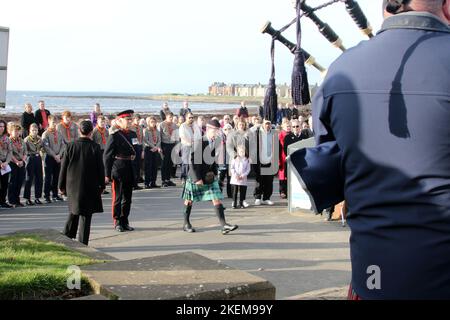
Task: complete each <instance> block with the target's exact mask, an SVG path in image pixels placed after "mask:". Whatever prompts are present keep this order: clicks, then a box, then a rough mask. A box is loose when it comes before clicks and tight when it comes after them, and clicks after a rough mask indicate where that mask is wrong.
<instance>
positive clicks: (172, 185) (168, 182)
mask: <svg viewBox="0 0 450 320" xmlns="http://www.w3.org/2000/svg"><path fill="white" fill-rule="evenodd" d="M167 184H168V185H169V187H176V186H177V185H176V184H175V183H173V182H172V181H170V180H169V181H167Z"/></svg>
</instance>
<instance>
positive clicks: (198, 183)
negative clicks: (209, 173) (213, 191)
mask: <svg viewBox="0 0 450 320" xmlns="http://www.w3.org/2000/svg"><path fill="white" fill-rule="evenodd" d="M195 184H196V185H198V186H202V185H203V180H198V181H197V182H196V183H195Z"/></svg>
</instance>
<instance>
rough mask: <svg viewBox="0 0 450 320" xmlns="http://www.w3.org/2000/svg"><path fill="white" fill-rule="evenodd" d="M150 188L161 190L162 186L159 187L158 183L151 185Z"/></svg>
mask: <svg viewBox="0 0 450 320" xmlns="http://www.w3.org/2000/svg"><path fill="white" fill-rule="evenodd" d="M150 187H152V188H155V189H158V188H161V186H158V185H157V184H156V183H151V184H150Z"/></svg>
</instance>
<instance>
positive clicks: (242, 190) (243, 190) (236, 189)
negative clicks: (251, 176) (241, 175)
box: [233, 185, 247, 205]
mask: <svg viewBox="0 0 450 320" xmlns="http://www.w3.org/2000/svg"><path fill="white" fill-rule="evenodd" d="M238 193H239V204H240V205H242V203H243V202H244V200H245V198H246V196H247V186H238V185H233V201H234V204H235V205H237V196H238Z"/></svg>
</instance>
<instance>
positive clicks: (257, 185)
mask: <svg viewBox="0 0 450 320" xmlns="http://www.w3.org/2000/svg"><path fill="white" fill-rule="evenodd" d="M251 167H252V171H253V174H254V175H255V190H254V191H253V196H254V197H255V199H261V194H262V191H261V168H260V167H259V165H257V164H252V165H251Z"/></svg>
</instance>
